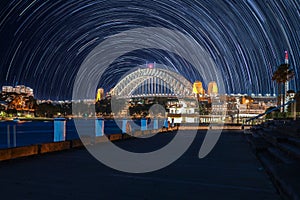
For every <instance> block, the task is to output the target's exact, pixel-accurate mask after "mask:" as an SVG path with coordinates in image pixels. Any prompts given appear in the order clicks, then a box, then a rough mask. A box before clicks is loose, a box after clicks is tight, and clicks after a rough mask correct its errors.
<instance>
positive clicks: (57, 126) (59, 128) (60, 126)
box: [54, 118, 66, 142]
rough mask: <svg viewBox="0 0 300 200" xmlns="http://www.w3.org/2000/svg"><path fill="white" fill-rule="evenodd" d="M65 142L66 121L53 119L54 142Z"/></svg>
mask: <svg viewBox="0 0 300 200" xmlns="http://www.w3.org/2000/svg"><path fill="white" fill-rule="evenodd" d="M65 140H66V119H65V118H55V119H54V142H63V141H65Z"/></svg>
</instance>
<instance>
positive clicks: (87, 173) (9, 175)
mask: <svg viewBox="0 0 300 200" xmlns="http://www.w3.org/2000/svg"><path fill="white" fill-rule="evenodd" d="M204 133H205V132H202V131H199V133H198V135H197V138H196V140H195V141H194V143H193V144H192V146H191V147H190V148H189V150H188V151H187V152H186V153H185V154H184V155H183V156H182V157H181V158H180V159H179V160H177V161H176V162H175V163H173V164H172V165H170V166H169V167H167V168H164V169H162V170H159V171H156V172H152V173H147V174H128V173H123V172H119V171H115V170H113V169H110V168H108V167H106V166H104V165H103V164H101V163H99V162H98V161H97V160H95V159H94V158H93V157H92V156H91V155H90V154H89V153H88V152H87V151H86V150H85V149H84V148H82V149H75V150H70V151H65V152H58V153H53V154H47V155H43V156H35V157H28V158H23V159H17V160H11V161H6V162H1V163H0V196H1V199H130V200H132V199H139V200H140V199H172V200H173V199H243V200H246V199H251V200H253V199H256V200H258V199H272V200H274V199H280V198H279V196H278V194H277V192H276V190H275V188H274V187H273V185H272V183H271V181H270V180H269V177H268V175H267V174H266V173H265V171H264V170H263V168H262V166H261V165H260V163H259V162H258V161H257V160H256V158H255V156H254V154H253V153H252V152H251V149H250V147H249V145H248V143H247V142H246V140H245V138H244V136H243V134H242V132H240V131H224V133H223V134H222V136H221V139H220V140H219V142H218V144H217V146H216V147H215V149H214V150H213V151H212V152H211V154H209V156H208V157H206V158H204V159H202V160H200V159H198V157H197V155H198V151H199V148H200V145H201V144H202V141H203V138H204ZM187 134H188V132H187ZM173 136H174V135H173V133H168V134H160V135H157V136H155V137H153V138H150V139H147V140H145V139H144V140H142V139H132V140H126V141H120V142H117V145H119V146H121V147H124V148H125V147H126V149H130V150H132V151H135V152H147V151H149V150H153V149H155V148H159V147H160V146H163V145H164V144H166V143H167V142H168V141H170V140H171V139H172V137H173ZM100 145H101V144H100ZM102 145H103V144H102Z"/></svg>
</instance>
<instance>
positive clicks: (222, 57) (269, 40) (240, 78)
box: [0, 0, 300, 100]
mask: <svg viewBox="0 0 300 200" xmlns="http://www.w3.org/2000/svg"><path fill="white" fill-rule="evenodd" d="M2 4H3V6H1V8H0V10H1V14H0V44H1V45H0V68H1V71H2V72H3V73H1V75H0V85H2V86H4V85H13V86H14V85H27V86H30V87H31V88H34V90H35V94H36V96H37V97H38V98H40V99H54V100H55V99H56V100H58V99H71V93H72V84H73V83H74V79H75V76H76V73H77V71H78V68H79V67H80V65H81V64H82V62H83V60H84V59H85V57H86V56H87V55H88V54H89V52H90V51H91V50H92V49H93V48H94V47H95V46H97V45H98V44H100V43H101V42H102V41H103V40H104V39H105V38H107V37H109V36H112V35H114V34H116V33H120V32H122V31H124V30H129V29H133V28H138V27H164V28H168V29H172V30H179V31H181V32H183V33H185V34H188V35H190V36H192V37H193V38H194V39H195V41H197V42H198V43H199V44H201V45H202V46H203V47H204V49H205V50H206V51H207V52H208V54H209V56H211V57H212V58H213V61H214V62H215V64H216V66H217V67H218V69H219V70H220V71H221V72H222V75H223V79H224V80H226V82H225V84H226V85H225V89H226V92H227V93H229V94H230V93H242V94H244V93H247V94H249V95H250V94H252V93H254V94H274V93H277V92H276V90H277V87H276V83H275V82H273V81H272V80H271V79H272V73H273V72H274V71H275V70H276V68H277V66H279V65H280V64H282V63H284V61H285V60H284V58H285V57H284V52H285V51H286V50H287V51H288V52H289V55H290V59H289V61H290V62H289V63H290V64H291V67H293V69H294V71H295V79H294V80H292V81H291V83H290V86H291V89H295V90H297V91H298V90H299V87H300V85H299V63H300V52H299V49H300V48H299V44H300V42H299V41H300V38H299V37H298V35H297V33H299V31H300V30H299V26H298V23H297V22H298V21H299V20H300V15H299V11H300V4H299V3H297V2H295V1H291V0H290V1H285V2H273V1H270V2H266V1H250V0H249V1H243V2H240V3H239V4H237V3H235V2H234V1H230V0H228V1H222V2H219V1H210V2H207V1H197V2H194V1H193V2H192V3H191V2H190V1H172V2H169V1H160V2H153V1H151V4H149V3H147V1H145V2H140V1H119V0H116V1H109V2H107V1H100V0H98V1H88V2H87V1H73V0H71V1H68V2H64V1H56V2H44V1H40V0H37V1H32V2H30V1H28V2H25V1H17V0H13V1H10V2H9V3H5V2H3V3H2ZM274 19H276V20H274ZM147 62H156V63H159V64H164V65H165V66H168V67H169V68H170V69H171V70H173V71H177V72H179V73H180V74H183V75H184V76H185V78H187V79H188V80H189V81H190V82H195V81H196V80H199V81H201V82H205V81H203V79H204V76H205V74H199V73H197V72H196V70H195V67H194V66H191V64H190V63H188V62H187V61H186V60H184V59H182V58H179V57H178V55H174V54H172V53H170V52H163V51H161V50H157V49H144V50H141V51H135V52H131V53H129V54H126V55H123V56H122V57H120V58H118V59H117V60H116V61H115V62H114V63H113V64H112V65H111V67H110V68H109V69H108V70H107V71H106V72H105V73H104V75H103V78H102V79H101V81H99V85H100V86H101V87H103V88H104V89H105V90H106V91H108V90H109V89H110V88H112V87H113V86H114V85H115V84H116V81H118V80H119V79H120V78H121V77H122V76H123V75H124V74H125V73H127V72H128V71H129V70H131V69H132V68H133V67H136V66H138V65H143V64H145V63H147ZM206 87H207V85H206Z"/></svg>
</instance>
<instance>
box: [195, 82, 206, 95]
mask: <svg viewBox="0 0 300 200" xmlns="http://www.w3.org/2000/svg"><path fill="white" fill-rule="evenodd" d="M193 93H194V94H197V95H204V94H205V90H204V89H203V85H202V83H201V82H200V81H196V82H195V83H194V85H193Z"/></svg>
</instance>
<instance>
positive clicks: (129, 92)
mask: <svg viewBox="0 0 300 200" xmlns="http://www.w3.org/2000/svg"><path fill="white" fill-rule="evenodd" d="M112 95H113V96H115V97H117V98H123V99H128V98H135V97H177V98H184V97H190V96H192V95H193V84H192V83H191V82H190V81H188V80H187V79H186V78H184V77H183V76H181V75H179V74H178V73H175V72H173V71H169V70H166V69H160V68H146V69H141V68H140V69H138V70H136V71H134V72H132V73H130V74H128V75H127V76H125V77H124V78H122V80H121V81H120V82H119V83H118V84H117V85H116V86H115V87H114V89H113V91H112Z"/></svg>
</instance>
